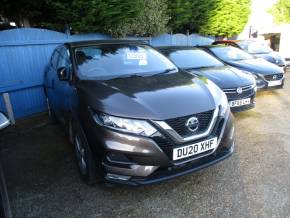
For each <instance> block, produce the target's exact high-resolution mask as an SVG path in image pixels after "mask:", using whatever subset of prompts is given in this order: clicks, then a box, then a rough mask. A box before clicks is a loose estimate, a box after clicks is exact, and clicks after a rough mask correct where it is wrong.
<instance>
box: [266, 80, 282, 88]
mask: <svg viewBox="0 0 290 218" xmlns="http://www.w3.org/2000/svg"><path fill="white" fill-rule="evenodd" d="M280 85H282V80H277V81H269V82H268V86H269V87H271V86H280Z"/></svg>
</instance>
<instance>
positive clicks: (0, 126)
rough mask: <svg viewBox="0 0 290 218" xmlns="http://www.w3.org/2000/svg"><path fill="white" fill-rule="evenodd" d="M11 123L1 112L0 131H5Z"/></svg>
mask: <svg viewBox="0 0 290 218" xmlns="http://www.w3.org/2000/svg"><path fill="white" fill-rule="evenodd" d="M9 124H10V121H9V120H8V119H7V117H6V116H5V115H4V114H2V113H1V112H0V129H4V128H5V127H7V126H9Z"/></svg>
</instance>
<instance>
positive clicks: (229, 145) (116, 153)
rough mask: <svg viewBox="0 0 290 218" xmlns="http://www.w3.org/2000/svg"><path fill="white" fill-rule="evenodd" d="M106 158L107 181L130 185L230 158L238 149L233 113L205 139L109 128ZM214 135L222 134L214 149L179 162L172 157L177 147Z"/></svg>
mask: <svg viewBox="0 0 290 218" xmlns="http://www.w3.org/2000/svg"><path fill="white" fill-rule="evenodd" d="M105 131H106V134H104V135H105V140H104V146H105V154H106V155H105V157H104V159H103V162H102V165H103V169H104V178H105V180H106V181H107V182H110V183H118V184H126V185H133V186H138V185H146V184H152V183H157V182H161V181H165V180H169V179H173V178H175V177H178V176H182V175H185V174H189V173H191V172H194V171H197V170H200V169H203V168H205V167H208V166H210V165H213V164H215V163H217V162H219V161H222V160H224V159H225V158H227V157H229V156H230V155H231V154H232V153H233V150H234V124H233V116H232V114H231V113H229V115H228V117H227V118H226V119H225V118H221V117H218V118H217V120H216V124H215V127H214V129H213V130H212V132H211V133H210V134H209V135H208V136H206V137H204V138H201V139H198V140H194V141H189V142H186V143H183V144H176V143H175V142H174V141H173V140H170V139H168V137H166V138H167V142H166V143H165V141H162V136H161V135H160V136H156V137H153V138H146V137H137V136H132V135H127V134H122V133H118V132H115V131H112V130H107V129H106V130H105ZM212 137H218V147H217V149H216V150H214V151H212V152H211V151H209V152H208V153H207V152H205V153H202V154H199V156H198V155H197V156H193V157H189V158H185V159H182V160H178V161H173V160H172V152H173V147H174V148H175V147H178V146H180V147H181V146H184V145H187V144H193V143H195V142H198V141H203V140H206V139H209V138H212Z"/></svg>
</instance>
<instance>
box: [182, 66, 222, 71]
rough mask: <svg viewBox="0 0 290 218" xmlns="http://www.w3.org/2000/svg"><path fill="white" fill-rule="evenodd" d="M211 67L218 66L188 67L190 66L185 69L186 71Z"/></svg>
mask: <svg viewBox="0 0 290 218" xmlns="http://www.w3.org/2000/svg"><path fill="white" fill-rule="evenodd" d="M210 67H216V66H200V67H188V68H184V70H185V71H191V70H198V69H202V68H210Z"/></svg>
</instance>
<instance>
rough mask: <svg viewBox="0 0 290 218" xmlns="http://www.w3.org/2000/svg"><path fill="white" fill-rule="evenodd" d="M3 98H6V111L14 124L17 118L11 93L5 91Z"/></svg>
mask: <svg viewBox="0 0 290 218" xmlns="http://www.w3.org/2000/svg"><path fill="white" fill-rule="evenodd" d="M2 96H3V99H4V103H5V107H6V111H7V114H8V118H9V120H10V122H11V124H12V125H14V124H15V118H14V113H13V108H12V104H11V101H10V96H9V93H3V94H2Z"/></svg>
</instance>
